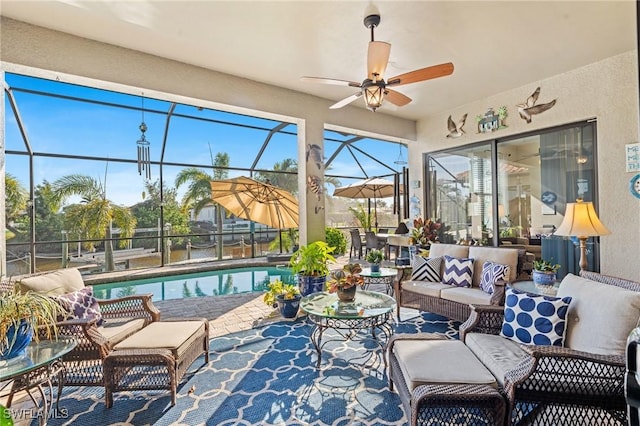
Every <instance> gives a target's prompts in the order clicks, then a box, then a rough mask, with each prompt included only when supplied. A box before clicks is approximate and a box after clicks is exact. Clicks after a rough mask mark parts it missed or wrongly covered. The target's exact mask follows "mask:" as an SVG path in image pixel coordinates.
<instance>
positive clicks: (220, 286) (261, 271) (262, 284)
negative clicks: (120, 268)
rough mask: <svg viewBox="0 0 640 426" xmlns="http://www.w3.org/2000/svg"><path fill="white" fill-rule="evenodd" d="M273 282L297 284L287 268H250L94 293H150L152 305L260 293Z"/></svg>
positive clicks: (119, 284)
mask: <svg viewBox="0 0 640 426" xmlns="http://www.w3.org/2000/svg"><path fill="white" fill-rule="evenodd" d="M275 280H282V281H283V282H285V283H288V284H295V283H297V281H296V280H295V276H294V275H293V274H292V273H291V270H289V269H288V268H286V267H281V266H280V267H253V268H239V269H225V270H220V271H206V272H198V273H193V274H183V275H171V276H167V277H155V278H146V279H142V280H134V281H121V282H114V283H109V284H99V285H95V286H94V287H93V291H94V295H95V296H96V297H97V298H98V299H115V298H117V297H123V296H129V295H134V294H148V293H152V294H153V301H158V300H170V299H184V298H187V297H203V296H220V295H225V294H239V293H252V292H262V291H265V290H267V286H268V285H269V283H271V282H273V281H275Z"/></svg>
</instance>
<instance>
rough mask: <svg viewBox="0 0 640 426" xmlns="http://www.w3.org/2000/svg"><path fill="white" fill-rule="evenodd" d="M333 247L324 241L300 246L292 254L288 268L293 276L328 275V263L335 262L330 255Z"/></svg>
mask: <svg viewBox="0 0 640 426" xmlns="http://www.w3.org/2000/svg"><path fill="white" fill-rule="evenodd" d="M334 250H335V247H331V246H329V244H327V243H325V242H324V241H314V242H312V243H309V244H307V245H306V246H302V247H300V248H299V249H298V251H296V252H295V253H293V255H292V256H291V260H290V261H289V266H290V267H291V272H293V273H294V274H299V275H305V276H314V277H320V276H326V275H327V274H328V273H329V266H328V263H329V262H335V261H336V258H335V257H333V255H332V253H333V251H334Z"/></svg>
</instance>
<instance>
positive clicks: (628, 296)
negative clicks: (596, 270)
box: [558, 274, 640, 355]
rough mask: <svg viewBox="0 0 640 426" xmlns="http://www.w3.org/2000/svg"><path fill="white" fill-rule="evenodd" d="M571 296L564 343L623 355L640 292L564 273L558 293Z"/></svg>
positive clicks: (639, 310)
mask: <svg viewBox="0 0 640 426" xmlns="http://www.w3.org/2000/svg"><path fill="white" fill-rule="evenodd" d="M566 296H571V297H572V300H571V303H570V304H569V312H568V313H567V331H566V336H565V346H566V347H568V348H571V349H576V350H579V351H585V352H590V353H595V354H602V355H624V354H625V349H626V344H627V337H628V336H629V333H631V330H633V329H634V328H635V327H636V326H637V325H638V320H639V319H640V293H638V292H636V291H631V290H626V289H624V288H621V287H616V286H614V285H609V284H603V283H599V282H597V281H592V280H588V279H585V278H582V277H578V276H576V275H573V274H568V275H567V276H565V277H564V279H563V280H562V282H561V283H560V288H559V289H558V297H566Z"/></svg>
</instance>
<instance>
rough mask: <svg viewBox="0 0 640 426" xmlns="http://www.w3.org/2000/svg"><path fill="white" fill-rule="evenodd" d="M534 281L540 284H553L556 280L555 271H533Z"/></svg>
mask: <svg viewBox="0 0 640 426" xmlns="http://www.w3.org/2000/svg"><path fill="white" fill-rule="evenodd" d="M532 277H533V282H534V283H535V284H539V285H553V284H554V283H555V282H556V273H555V272H546V271H537V270H535V269H534V270H533V272H532Z"/></svg>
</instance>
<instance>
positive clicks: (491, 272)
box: [480, 262, 510, 294]
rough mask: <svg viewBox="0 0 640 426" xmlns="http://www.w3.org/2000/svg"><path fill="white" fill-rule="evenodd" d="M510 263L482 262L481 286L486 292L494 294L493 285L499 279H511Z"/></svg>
mask: <svg viewBox="0 0 640 426" xmlns="http://www.w3.org/2000/svg"><path fill="white" fill-rule="evenodd" d="M509 272H510V268H509V265H503V264H501V263H493V262H484V263H483V264H482V277H480V288H481V289H482V290H484V291H485V292H486V293H489V294H493V290H494V288H493V285H494V284H495V283H496V282H497V281H500V280H502V281H509Z"/></svg>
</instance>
